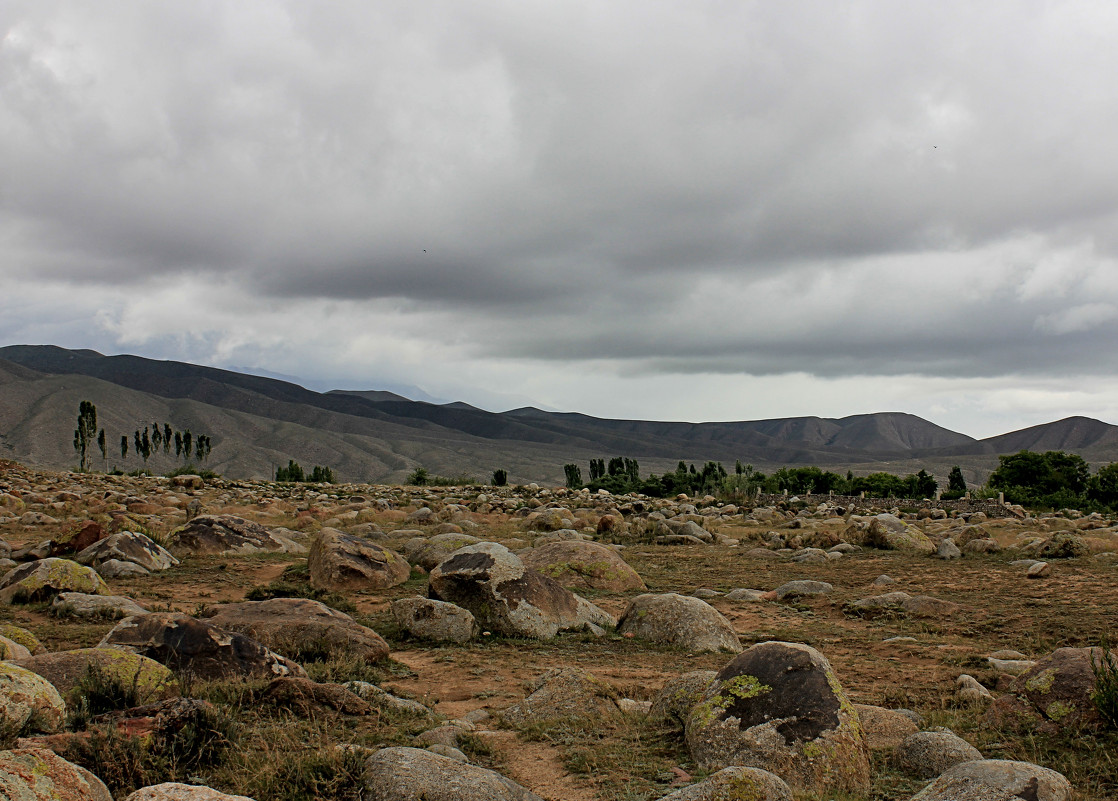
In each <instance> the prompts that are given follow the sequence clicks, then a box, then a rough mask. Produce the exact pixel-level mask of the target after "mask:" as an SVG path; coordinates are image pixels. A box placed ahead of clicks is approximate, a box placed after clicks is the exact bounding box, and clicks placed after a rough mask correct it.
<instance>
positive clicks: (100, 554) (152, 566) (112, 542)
mask: <svg viewBox="0 0 1118 801" xmlns="http://www.w3.org/2000/svg"><path fill="white" fill-rule="evenodd" d="M112 559H116V560H118V561H121V562H131V563H133V564H136V565H139V566H140V567H142V568H144V570H147V571H149V572H152V573H155V572H157V571H160V570H166V569H167V568H169V567H174V566H175V565H177V564H178V563H179V560H178V559H176V558H175V557H174V555H173V554H172V553H171V552H170V551H168V550H167V549H166V548H164V547H163V546H162V545H160V544H159V543H157V542H155V541H154V540H152V539H151V538H150V537H148V536H147V535H146V534H142V533H140V532H138V531H120V532H117V533H116V534H112V535H110V536H108V537H106V538H105V539H103V540H100V541H98V542H95V543H93V544H92V545H90V546H89V547H88V548H86V549H85V550H83V551H81V552H80V553H79V554H78V555H77V556H75V557H74V561H75V562H77V563H79V564H83V565H89V566H90V567H92V568H95V569H96V568H98V567H100V566H101V565H102V564H103V563H105V562H108V561H110V560H112Z"/></svg>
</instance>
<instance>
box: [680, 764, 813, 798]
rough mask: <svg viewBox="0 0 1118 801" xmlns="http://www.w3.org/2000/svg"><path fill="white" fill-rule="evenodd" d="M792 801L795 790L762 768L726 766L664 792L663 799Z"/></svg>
mask: <svg viewBox="0 0 1118 801" xmlns="http://www.w3.org/2000/svg"><path fill="white" fill-rule="evenodd" d="M738 799H747V801H793V796H792V790H791V789H790V788H789V787H788V785H787V784H785V783H784V780H783V779H781V778H780V777H779V776H777V775H776V774H774V773H769V772H768V771H767V770H761V769H760V768H746V767H740V766H734V767H729V768H723V769H722V770H720V771H718V772H717V773H715V774H714V775H712V776H710V777H708V778H707V779H705V780H703V781H701V782H699V783H698V784H693V785H691V786H690V787H684V788H683V789H681V790H676V791H675V792H674V793H670V794H668V795H666V796H663V797H662V798H661V799H660V801H738Z"/></svg>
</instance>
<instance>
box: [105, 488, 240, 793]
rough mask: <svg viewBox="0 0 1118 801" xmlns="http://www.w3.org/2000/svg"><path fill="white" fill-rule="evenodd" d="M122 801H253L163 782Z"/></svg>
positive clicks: (185, 785)
mask: <svg viewBox="0 0 1118 801" xmlns="http://www.w3.org/2000/svg"><path fill="white" fill-rule="evenodd" d="M195 478H197V476H195ZM124 801H253V799H251V798H249V797H248V796H244V795H229V794H228V793H222V792H219V791H217V790H214V789H213V788H210V787H205V786H203V785H200V784H182V783H181V782H164V783H163V784H153V785H150V786H148V787H141V788H140V789H139V790H137V791H136V792H134V793H132V794H131V795H130V796H128V797H127V798H125V799H124Z"/></svg>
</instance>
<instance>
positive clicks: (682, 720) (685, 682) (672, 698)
mask: <svg viewBox="0 0 1118 801" xmlns="http://www.w3.org/2000/svg"><path fill="white" fill-rule="evenodd" d="M717 675H718V671H715V670H692V671H691V672H689V673H684V674H683V675H682V676H677V677H675V678H674V679H670V680H669V681H668V682H667V683H666V684H665V685H664V686H663V687H662V688H661V689H660V692H658V693H656V696H655V697H654V698H653V699H652V707H651V708H650V709H649V711H648V716H649V717H650V718H651V719H652V720H656V721H664V722H666V723H670V724H673V725H678V727H679V730H680V731H683V727H684V726H685V725H686V723H687V717H688V715H690V714H691V710H692V709H694V708H695V705H696V704H697V703H699V702H700V701H702V700H703V694H704V693H705V692H706V690H707V687H709V686H710V683H711V682H712V681H713V680H714V677H715V676H717Z"/></svg>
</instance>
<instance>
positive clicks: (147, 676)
mask: <svg viewBox="0 0 1118 801" xmlns="http://www.w3.org/2000/svg"><path fill="white" fill-rule="evenodd" d="M14 664H16V665H19V666H20V667H22V668H26V669H27V670H30V671H31V672H32V673H36V674H37V675H39V676H42V677H43V678H44V679H46V680H47V681H48V682H50V683H51V684H52V685H54V687H55V689H57V690H58V692H59V693H61V694H62V695H68V694H69V693H70V691H71V690H73V689H74V687H76V686H77V685H78V683H79V682H81V681H82V679H84V678H85V676H86V675H87V674H88V673H90V672H91V671H92V672H95V673H100V674H101V675H102V676H103V677H105V678H106V679H108V680H110V681H115V682H118V683H120V684H121V685H123V686H125V687H129V688H134V689H135V690H136V693H137V695H138V696H139V702H140V703H141V704H149V703H152V702H154V701H157V700H160V699H162V698H166V697H168V696H171V695H175V694H176V693H177V692H178V687H177V682H176V681H175V676H174V674H173V673H171V671H170V670H168V669H167V668H166V667H164V666H163V665H161V664H159V663H158V662H156V661H155V660H154V659H149V658H147V657H145V656H141V655H139V654H135V653H132V652H131V651H124V650H120V649H118V648H77V649H74V650H72V651H53V652H51V653H46V654H37V655H36V656H32V657H28V658H27V659H20V660H18V661H17V662H15V663H14Z"/></svg>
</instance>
